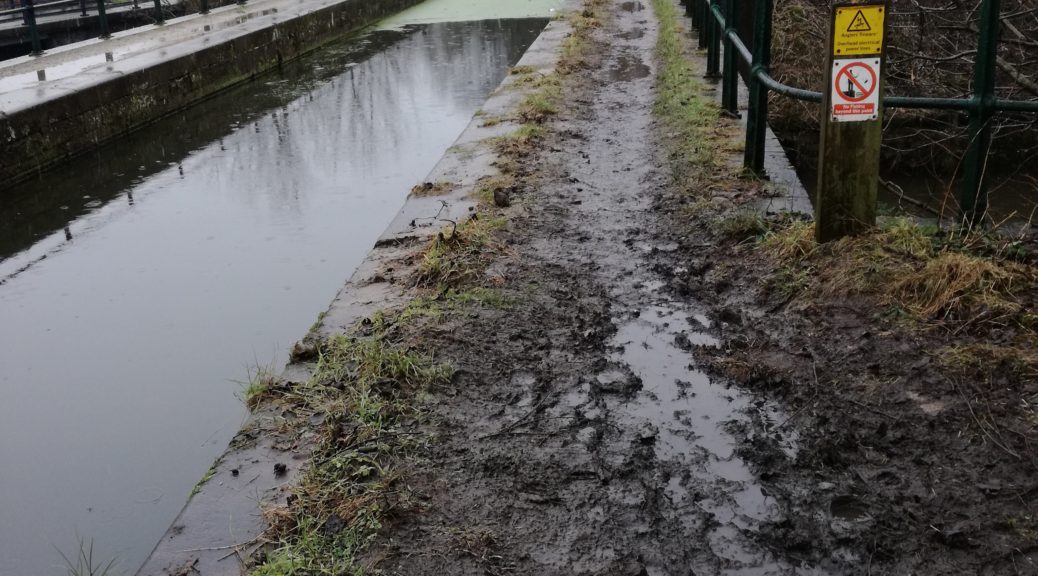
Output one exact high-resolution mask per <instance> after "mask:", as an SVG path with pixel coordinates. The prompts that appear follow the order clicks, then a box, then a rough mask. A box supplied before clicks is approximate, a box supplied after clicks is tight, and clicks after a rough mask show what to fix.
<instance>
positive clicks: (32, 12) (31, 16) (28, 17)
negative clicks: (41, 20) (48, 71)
mask: <svg viewBox="0 0 1038 576" xmlns="http://www.w3.org/2000/svg"><path fill="white" fill-rule="evenodd" d="M23 10H24V12H25V24H26V25H27V26H28V27H29V39H30V41H31V42H32V55H33V56H39V55H40V54H43V48H42V47H41V46H40V30H39V28H37V27H36V6H35V4H33V1H32V0H25V7H24V8H23Z"/></svg>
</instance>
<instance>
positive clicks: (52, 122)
mask: <svg viewBox="0 0 1038 576" xmlns="http://www.w3.org/2000/svg"><path fill="white" fill-rule="evenodd" d="M419 2H421V0H345V1H337V2H335V1H333V2H329V1H324V2H307V1H304V2H293V3H290V4H289V3H284V2H281V3H278V2H274V3H271V5H270V6H266V5H262V6H263V9H262V10H261V5H260V4H256V5H255V8H254V9H253V12H248V13H246V12H244V9H243V8H240V7H237V6H227V7H225V8H222V9H221V10H223V11H237V12H238V13H240V14H241V15H240V16H238V17H237V18H238V19H239V22H238V23H240V21H241V20H245V19H253V18H255V23H254V25H251V26H246V27H239V28H238V29H233V30H224V31H222V33H219V34H216V35H206V36H204V37H199V38H193V39H191V40H189V41H186V42H183V43H179V44H172V45H169V46H168V47H165V48H162V49H160V50H159V51H158V52H157V53H144V54H141V55H138V56H135V57H134V58H131V59H128V60H126V61H125V62H120V63H119V66H115V65H111V66H107V67H106V68H105V69H103V70H92V71H89V73H85V74H84V75H83V78H82V81H81V82H80V85H72V87H70V88H68V89H66V90H64V91H61V92H59V93H57V94H52V95H51V97H46V96H45V97H42V98H33V93H32V91H31V90H21V91H20V93H19V94H15V95H13V96H11V98H9V99H8V100H7V101H6V102H4V107H3V109H2V110H0V158H2V161H0V189H3V188H6V187H9V186H10V185H11V184H13V183H16V182H18V181H20V180H23V179H25V178H28V177H31V176H32V175H33V174H35V173H36V172H38V171H39V170H43V169H45V168H47V167H48V166H51V165H53V164H55V163H57V162H60V161H62V160H65V159H67V158H69V157H72V156H75V155H79V154H83V153H85V152H88V151H90V150H93V149H95V148H97V147H98V146H100V145H101V144H104V143H105V142H107V141H109V140H111V139H113V138H116V137H118V136H120V135H122V134H125V133H127V132H130V131H132V130H135V129H137V128H139V127H141V126H143V125H145V124H147V123H149V122H152V121H154V120H156V119H158V118H161V117H163V116H165V115H167V114H170V113H172V112H175V111H177V110H179V109H181V108H184V107H185V106H188V105H190V104H192V103H194V102H197V101H199V100H201V99H204V98H206V97H208V96H211V95H213V94H215V93H216V92H218V91H220V90H222V89H225V88H227V87H229V86H232V85H234V84H237V83H239V82H242V81H244V80H248V79H250V78H252V77H254V76H255V75H257V74H259V73H262V72H264V71H266V70H269V69H271V68H273V67H275V66H277V65H279V64H280V63H282V62H284V61H286V60H290V59H293V58H296V57H298V56H300V55H301V54H304V53H306V52H307V51H310V50H313V49H314V48H316V47H318V46H320V45H321V44H323V43H325V42H327V41H329V40H331V39H333V38H335V37H338V36H341V35H342V34H344V33H346V32H349V31H351V30H354V29H357V28H359V27H362V26H364V25H367V24H370V23H372V22H374V21H376V20H378V19H380V18H383V17H385V16H387V15H389V14H392V13H394V12H397V11H399V10H402V9H404V8H407V7H410V6H412V5H415V4H418V3H419ZM214 14H216V11H214ZM186 18H205V17H201V16H199V15H193V16H188V17H186ZM199 25H200V26H203V24H199ZM206 31H209V28H206ZM214 32H219V31H215V30H214ZM161 33H162V30H161V29H160V28H156V29H154V30H152V31H151V32H149V34H161ZM160 39H161V38H160ZM40 65H41V66H45V63H44V62H43V61H41V64H40ZM73 80H74V79H66V84H71V83H72V81H73ZM9 96H10V95H9Z"/></svg>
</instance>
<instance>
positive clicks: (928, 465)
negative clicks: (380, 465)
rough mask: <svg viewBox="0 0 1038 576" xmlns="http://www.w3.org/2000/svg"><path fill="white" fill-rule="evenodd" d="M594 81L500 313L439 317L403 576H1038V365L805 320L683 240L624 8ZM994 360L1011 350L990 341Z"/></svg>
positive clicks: (431, 325)
mask: <svg viewBox="0 0 1038 576" xmlns="http://www.w3.org/2000/svg"><path fill="white" fill-rule="evenodd" d="M605 4H606V6H605V8H604V9H605V10H606V11H607V12H609V17H608V18H605V19H604V25H603V27H602V28H601V29H599V30H597V31H596V33H595V37H594V41H595V46H594V48H593V49H592V50H590V51H589V53H591V54H593V55H594V56H593V57H592V62H590V66H588V67H587V68H586V69H581V70H578V71H576V72H574V73H572V74H571V75H570V76H569V77H568V79H567V80H566V85H565V94H566V101H567V106H566V107H565V109H564V110H562V111H561V112H560V114H559V116H558V117H556V118H555V119H553V120H551V121H550V124H551V128H552V132H551V133H552V134H553V135H552V136H549V137H548V138H547V140H546V141H544V142H542V143H541V153H539V154H537V153H535V154H533V155H530V156H528V157H525V158H522V159H520V160H519V161H518V165H519V171H520V172H521V176H522V177H521V178H520V185H518V186H517V188H516V189H515V191H514V192H515V194H514V197H513V198H512V203H513V206H512V207H511V208H509V209H508V212H507V214H508V215H509V223H508V225H507V227H506V229H505V230H504V231H503V232H502V233H501V234H500V237H499V240H500V241H501V242H502V244H503V245H504V246H505V249H503V250H501V251H500V254H499V255H498V256H497V257H496V258H495V260H494V261H493V262H492V263H491V264H490V265H489V269H488V274H487V276H492V277H493V278H494V279H495V285H497V284H501V283H503V286H502V287H500V288H499V291H500V293H501V294H502V295H503V296H504V297H505V299H506V301H507V303H506V304H505V305H503V306H491V305H483V306H475V307H467V308H464V309H463V310H460V311H459V310H454V311H451V312H449V313H446V314H445V315H444V316H442V318H440V319H438V320H436V321H431V320H430V321H427V322H424V323H418V324H416V325H415V327H413V328H412V334H411V338H412V339H413V340H415V341H416V342H420V345H421V346H422V347H423V348H425V349H427V350H430V351H431V352H432V353H434V354H435V356H437V357H439V358H446V359H450V360H451V361H452V362H453V363H454V364H455V365H456V366H457V367H458V369H459V372H458V375H457V376H456V377H455V379H454V381H453V383H452V385H451V386H449V387H445V388H439V389H436V390H433V391H432V394H431V397H430V398H429V399H428V401H427V408H428V410H429V412H430V413H431V415H432V417H431V418H430V419H429V421H430V422H432V424H430V425H429V430H428V431H429V433H430V435H429V440H428V446H427V450H426V451H425V452H424V453H423V455H422V457H420V458H419V459H417V460H416V461H413V462H409V463H408V464H407V477H408V483H409V486H410V488H411V489H412V490H413V491H414V492H415V494H416V496H417V497H418V500H419V501H420V502H421V504H420V505H419V506H417V507H416V508H414V509H411V510H408V511H403V512H400V513H398V514H397V515H396V516H395V517H394V518H393V519H392V520H393V521H392V522H391V523H390V524H388V525H387V527H386V528H385V529H384V530H383V532H382V534H381V535H380V536H379V538H378V540H377V541H376V542H375V545H374V546H373V547H372V551H371V552H370V554H369V557H368V558H367V562H368V564H369V565H374V566H377V567H378V568H379V569H381V570H383V571H384V572H385V573H389V574H538V575H548V574H603V575H604V574H611V575H612V574H616V575H627V574H630V575H632V576H633V575H641V574H646V575H648V574H682V575H688V574H695V575H721V574H726V575H727V574H732V575H735V574H740V575H751V574H752V575H764V576H768V575H780V574H782V575H786V574H799V575H812V574H817V575H822V574H833V575H836V574H892V575H893V574H898V575H907V574H916V575H938V574H941V575H943V574H948V575H951V574H955V575H963V574H984V575H989V574H990V575H996V574H998V575H1001V574H1038V505H1036V501H1038V500H1036V496H1038V480H1035V476H1034V472H1035V465H1034V464H1035V459H1034V456H1035V452H1034V449H1033V444H1032V443H1031V440H1032V438H1034V435H1033V433H1034V430H1033V429H1034V427H1035V423H1034V422H1033V421H1030V422H1028V421H1026V420H1024V418H1025V416H1026V414H1027V413H1026V412H1025V411H1024V408H1025V407H1024V406H1022V405H1021V402H1030V403H1031V404H1032V405H1033V403H1034V402H1035V401H1036V400H1038V398H1036V396H1035V395H1036V394H1038V386H1036V384H1035V381H1034V378H1033V376H1034V375H1033V374H1030V375H1028V374H1027V373H1019V374H1017V373H1012V374H1011V373H1009V372H1005V373H1000V372H999V371H998V370H994V371H989V372H986V373H983V374H973V375H972V376H973V378H965V377H958V378H951V377H949V376H948V374H947V373H946V371H942V370H938V369H937V368H936V367H935V361H934V360H933V359H932V357H931V355H930V354H929V352H931V351H933V350H936V349H938V348H939V347H941V346H945V345H947V344H948V343H950V342H957V341H958V340H956V339H957V338H960V336H956V335H954V334H952V333H949V332H938V331H933V330H931V331H928V332H925V331H918V330H915V331H913V330H908V329H902V328H901V327H899V325H896V324H894V323H893V322H892V321H890V320H884V319H883V318H881V317H878V316H877V314H876V312H877V311H876V310H875V309H874V308H872V307H869V306H867V305H865V304H862V303H856V302H830V303H817V304H815V305H812V306H798V307H795V308H794V307H791V306H788V305H787V303H786V302H785V301H784V300H782V299H781V298H779V297H777V296H776V295H775V294H774V293H773V292H771V291H769V290H767V289H766V287H767V286H768V282H767V279H768V275H769V274H770V272H772V270H773V267H774V265H772V264H770V263H768V262H767V261H766V260H765V259H764V258H763V257H762V256H760V255H759V254H757V253H756V252H754V251H753V250H751V249H750V248H749V247H748V246H746V245H737V244H736V243H735V242H734V241H731V240H725V239H723V238H720V237H718V236H717V235H716V234H715V233H714V232H712V231H711V230H712V229H713V227H711V226H709V225H708V223H706V222H703V221H690V220H689V216H688V212H687V210H685V208H684V205H685V204H686V203H687V202H688V197H687V195H686V194H685V193H684V191H681V190H676V189H675V187H674V185H673V183H672V179H671V174H672V171H671V167H670V166H669V165H668V162H669V161H670V160H669V159H668V153H667V150H668V148H667V146H666V145H665V143H664V142H663V140H662V137H661V133H662V132H663V131H662V130H661V129H660V127H659V126H658V125H657V124H656V122H655V120H654V118H653V115H652V111H653V103H654V99H655V91H654V83H655V74H656V64H655V63H654V62H653V58H652V53H653V47H654V46H655V42H656V38H657V34H658V25H657V23H656V19H655V18H654V16H653V14H652V12H651V10H650V9H649V7H648V6H647V5H643V4H642V3H640V2H623V3H621V2H619V1H611V2H606V3H605ZM984 341H992V342H996V343H997V339H996V340H990V338H988V337H985V339H984Z"/></svg>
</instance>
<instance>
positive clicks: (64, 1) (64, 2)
mask: <svg viewBox="0 0 1038 576" xmlns="http://www.w3.org/2000/svg"><path fill="white" fill-rule="evenodd" d="M48 6H74V7H77V8H78V7H79V1H78V0H57V1H56V2H47V3H45V4H33V6H32V7H33V9H35V10H36V11H37V12H38V11H39V9H40V8H46V7H48ZM28 9H29V7H28V6H19V7H18V8H8V9H7V10H0V16H3V15H6V14H21V13H23V12H25V11H26V10H28Z"/></svg>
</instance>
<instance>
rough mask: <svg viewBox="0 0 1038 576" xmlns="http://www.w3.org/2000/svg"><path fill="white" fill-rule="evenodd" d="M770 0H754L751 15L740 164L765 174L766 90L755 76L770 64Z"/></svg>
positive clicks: (766, 72)
mask: <svg viewBox="0 0 1038 576" xmlns="http://www.w3.org/2000/svg"><path fill="white" fill-rule="evenodd" d="M771 12H772V0H757V10H756V13H755V14H754V17H753V64H752V65H751V66H750V82H749V84H750V86H749V88H750V102H749V111H748V114H747V117H746V151H745V158H744V160H743V165H744V166H745V167H746V168H748V169H749V170H751V171H752V172H753V173H754V174H757V175H758V176H763V175H764V140H765V136H766V135H767V133H768V89H767V87H765V86H764V84H762V83H761V81H760V79H759V78H758V75H759V74H768V73H769V71H770V70H769V69H770V67H771Z"/></svg>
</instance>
